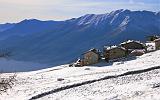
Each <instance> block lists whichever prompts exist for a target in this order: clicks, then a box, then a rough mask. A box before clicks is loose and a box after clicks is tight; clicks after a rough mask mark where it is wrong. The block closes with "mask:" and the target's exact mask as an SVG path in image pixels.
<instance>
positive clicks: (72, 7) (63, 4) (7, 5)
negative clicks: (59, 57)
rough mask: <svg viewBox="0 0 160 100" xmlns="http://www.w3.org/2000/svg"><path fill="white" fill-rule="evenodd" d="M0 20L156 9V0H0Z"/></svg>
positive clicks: (159, 6) (158, 6)
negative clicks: (118, 10) (119, 10)
mask: <svg viewBox="0 0 160 100" xmlns="http://www.w3.org/2000/svg"><path fill="white" fill-rule="evenodd" d="M0 7H1V9H0V23H5V22H18V21H21V20H23V19H32V18H36V19H40V20H65V19H69V18H73V17H79V16H82V15H84V14H92V13H94V14H100V13H108V12H110V11H113V10H117V9H130V10H149V11H155V12H157V11H160V0H0Z"/></svg>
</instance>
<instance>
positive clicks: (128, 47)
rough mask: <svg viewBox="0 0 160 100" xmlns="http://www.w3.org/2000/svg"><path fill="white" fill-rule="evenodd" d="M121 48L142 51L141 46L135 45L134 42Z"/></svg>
mask: <svg viewBox="0 0 160 100" xmlns="http://www.w3.org/2000/svg"><path fill="white" fill-rule="evenodd" d="M122 47H124V48H126V49H144V47H143V45H142V44H139V43H136V42H131V43H127V44H122Z"/></svg>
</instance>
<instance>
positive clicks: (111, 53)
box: [104, 48, 126, 60]
mask: <svg viewBox="0 0 160 100" xmlns="http://www.w3.org/2000/svg"><path fill="white" fill-rule="evenodd" d="M104 56H105V58H106V60H113V59H117V58H122V57H124V56H126V52H125V50H123V49H120V48H115V49H112V50H108V51H105V52H104Z"/></svg>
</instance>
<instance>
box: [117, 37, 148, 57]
mask: <svg viewBox="0 0 160 100" xmlns="http://www.w3.org/2000/svg"><path fill="white" fill-rule="evenodd" d="M120 46H122V47H124V48H125V49H126V50H127V53H128V54H129V53H131V52H132V51H133V50H137V49H138V50H142V49H144V50H146V46H145V44H143V43H141V42H140V41H134V40H128V41H126V42H123V43H121V44H120Z"/></svg>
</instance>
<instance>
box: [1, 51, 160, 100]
mask: <svg viewBox="0 0 160 100" xmlns="http://www.w3.org/2000/svg"><path fill="white" fill-rule="evenodd" d="M158 66H160V51H155V52H151V53H148V54H145V55H142V56H140V57H137V58H130V59H128V60H123V61H119V62H114V63H106V62H101V63H99V64H96V65H93V66H85V67H68V65H62V66H57V67H53V68H49V69H43V70H39V71H32V72H23V73H17V81H16V83H15V85H14V86H13V88H12V89H10V90H8V92H7V94H6V93H4V94H2V95H1V96H0V100H28V99H30V100H31V99H39V100H129V99H131V100H159V99H160V91H159V89H160V69H159V68H160V67H158ZM154 67H156V68H154ZM152 68H153V69H152ZM144 69H149V70H144ZM138 70H141V71H138ZM142 70H144V71H142ZM130 71H133V72H134V71H137V73H128V74H126V73H127V72H130ZM124 73H125V74H124ZM9 74H10V73H9ZM5 75H8V74H5ZM108 76H109V77H108Z"/></svg>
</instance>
